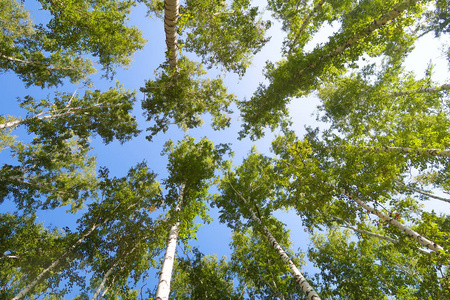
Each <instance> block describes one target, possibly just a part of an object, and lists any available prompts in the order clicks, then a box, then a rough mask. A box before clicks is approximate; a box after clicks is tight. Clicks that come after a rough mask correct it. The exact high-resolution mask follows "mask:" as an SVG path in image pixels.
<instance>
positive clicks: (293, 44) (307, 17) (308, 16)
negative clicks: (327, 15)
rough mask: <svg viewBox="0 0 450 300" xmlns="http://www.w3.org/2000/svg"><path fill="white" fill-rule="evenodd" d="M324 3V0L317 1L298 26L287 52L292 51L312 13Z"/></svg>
mask: <svg viewBox="0 0 450 300" xmlns="http://www.w3.org/2000/svg"><path fill="white" fill-rule="evenodd" d="M324 3H325V0H321V1H320V2H319V3H317V4H316V5H315V6H314V8H313V10H312V11H311V12H310V13H309V14H308V15H307V16H306V18H305V19H304V20H303V22H302V26H301V27H300V30H299V31H298V32H297V34H296V35H295V38H294V41H293V42H292V45H291V46H290V47H289V54H288V55H290V54H291V53H292V50H293V48H294V47H295V44H296V43H297V40H298V39H299V38H300V36H301V35H302V34H303V32H304V31H305V29H306V26H308V23H309V20H311V18H312V17H313V15H314V14H315V13H316V12H317V10H318V9H319V8H320V7H321V6H322V5H323V4H324Z"/></svg>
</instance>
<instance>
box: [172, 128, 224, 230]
mask: <svg viewBox="0 0 450 300" xmlns="http://www.w3.org/2000/svg"><path fill="white" fill-rule="evenodd" d="M227 152H229V147H228V145H218V146H214V145H213V143H212V142H211V141H209V140H208V139H206V138H203V139H201V140H200V141H199V142H197V143H196V142H195V139H194V138H192V137H189V136H186V137H185V138H184V140H182V141H179V142H178V144H177V145H176V147H175V146H174V143H173V142H172V140H169V141H168V142H167V143H166V144H165V146H164V151H163V154H167V155H168V159H169V163H168V166H167V170H168V172H169V176H168V178H167V179H165V180H164V181H163V182H164V184H165V186H166V190H167V195H166V197H165V200H164V201H165V204H167V205H170V206H171V208H172V209H171V212H170V216H171V218H172V219H173V220H178V221H179V222H180V223H181V224H180V237H182V238H191V237H195V234H196V231H197V225H194V224H195V223H194V219H195V218H196V217H197V216H200V217H201V218H202V219H203V220H204V221H205V222H210V220H211V219H210V217H209V216H208V215H207V206H206V203H205V202H206V201H207V200H208V199H209V198H210V195H209V188H210V187H211V185H212V184H213V183H214V182H215V181H216V180H217V178H218V174H217V173H216V172H218V171H220V169H223V168H227V167H228V165H229V162H228V161H225V160H224V156H225V155H226V154H227ZM178 205H180V210H179V211H178V210H177V209H176V207H178Z"/></svg>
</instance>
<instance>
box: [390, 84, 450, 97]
mask: <svg viewBox="0 0 450 300" xmlns="http://www.w3.org/2000/svg"><path fill="white" fill-rule="evenodd" d="M446 90H450V84H448V83H446V84H443V85H441V86H438V87H435V88H420V89H414V90H409V91H403V92H394V93H392V94H390V95H388V97H389V96H394V97H399V96H408V95H413V94H422V93H437V92H440V91H446Z"/></svg>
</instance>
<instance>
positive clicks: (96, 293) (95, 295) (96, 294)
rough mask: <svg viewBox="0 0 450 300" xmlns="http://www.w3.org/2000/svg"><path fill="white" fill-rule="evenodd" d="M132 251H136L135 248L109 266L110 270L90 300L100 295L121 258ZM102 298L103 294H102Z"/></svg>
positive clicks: (122, 255)
mask: <svg viewBox="0 0 450 300" xmlns="http://www.w3.org/2000/svg"><path fill="white" fill-rule="evenodd" d="M134 250H136V246H134V247H133V249H131V250H130V251H129V252H128V253H125V254H121V256H120V258H119V259H118V260H117V261H116V262H115V263H114V264H113V265H112V266H111V268H109V269H108V271H106V273H105V275H103V279H102V282H101V283H100V285H99V286H98V287H97V290H96V291H95V293H94V295H93V296H92V298H91V300H95V299H97V298H98V296H99V295H100V292H101V291H102V289H103V288H104V287H105V283H106V280H107V279H108V277H109V275H111V273H112V271H113V270H114V269H115V268H116V267H117V266H118V265H119V263H120V262H121V261H122V260H123V257H124V256H125V255H130V254H131V253H133V252H134ZM102 296H103V294H102ZM100 299H101V297H100Z"/></svg>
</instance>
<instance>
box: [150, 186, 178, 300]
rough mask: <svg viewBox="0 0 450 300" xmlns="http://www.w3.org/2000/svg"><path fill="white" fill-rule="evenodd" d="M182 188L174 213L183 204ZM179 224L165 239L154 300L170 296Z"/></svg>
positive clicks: (162, 299)
mask: <svg viewBox="0 0 450 300" xmlns="http://www.w3.org/2000/svg"><path fill="white" fill-rule="evenodd" d="M184 187H185V185H184V184H182V185H181V188H180V193H179V195H178V201H177V205H176V207H175V210H176V211H179V210H180V208H181V205H182V203H183V196H184ZM179 225H180V222H179V221H177V222H176V223H175V224H174V225H172V227H171V228H170V231H169V238H168V239H167V247H166V253H165V255H164V261H163V263H162V266H161V273H160V274H159V281H158V289H157V290H156V295H155V300H167V299H169V294H170V280H171V278H172V270H173V262H174V259H175V251H176V248H177V240H178V226H179Z"/></svg>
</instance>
